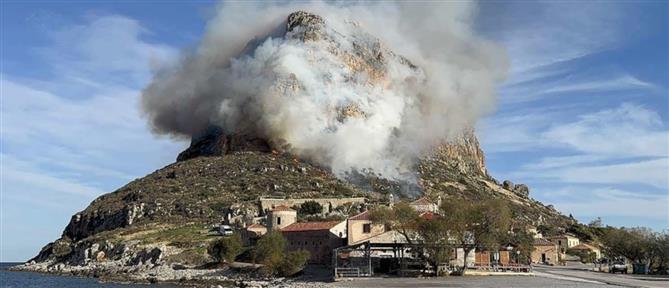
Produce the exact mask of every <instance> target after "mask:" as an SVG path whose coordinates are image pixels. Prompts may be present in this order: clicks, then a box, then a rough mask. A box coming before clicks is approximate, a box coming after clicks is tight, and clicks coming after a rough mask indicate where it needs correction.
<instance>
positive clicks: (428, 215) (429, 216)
mask: <svg viewBox="0 0 669 288" xmlns="http://www.w3.org/2000/svg"><path fill="white" fill-rule="evenodd" d="M420 217H421V218H423V219H425V220H432V219H434V218H437V217H439V215H437V214H434V213H432V212H429V211H428V212H424V213H422V214H420Z"/></svg>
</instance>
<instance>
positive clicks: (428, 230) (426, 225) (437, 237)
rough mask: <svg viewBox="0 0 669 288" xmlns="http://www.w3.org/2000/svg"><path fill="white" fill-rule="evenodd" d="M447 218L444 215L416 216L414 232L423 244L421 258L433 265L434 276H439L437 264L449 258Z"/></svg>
mask: <svg viewBox="0 0 669 288" xmlns="http://www.w3.org/2000/svg"><path fill="white" fill-rule="evenodd" d="M447 229H448V220H447V219H446V218H444V217H434V218H433V219H423V218H418V219H417V221H416V232H417V234H418V237H419V238H420V239H421V241H422V242H423V244H425V245H424V251H422V252H423V253H421V254H422V256H423V258H424V259H425V260H426V261H427V262H428V263H429V264H430V266H432V267H433V269H434V271H435V274H436V276H440V271H439V269H438V268H439V265H440V264H442V263H447V262H448V261H449V260H450V259H451V256H452V255H451V254H452V253H451V251H452V250H453V245H451V243H450V242H449V238H448V230H447Z"/></svg>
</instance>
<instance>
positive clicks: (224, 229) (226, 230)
mask: <svg viewBox="0 0 669 288" xmlns="http://www.w3.org/2000/svg"><path fill="white" fill-rule="evenodd" d="M234 233H235V231H234V230H233V229H232V227H230V226H228V225H221V226H218V234H220V235H223V236H228V235H232V234H234Z"/></svg>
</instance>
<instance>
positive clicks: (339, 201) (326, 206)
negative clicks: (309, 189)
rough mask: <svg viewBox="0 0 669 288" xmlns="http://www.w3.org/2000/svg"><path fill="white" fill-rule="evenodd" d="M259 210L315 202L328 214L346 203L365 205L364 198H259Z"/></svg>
mask: <svg viewBox="0 0 669 288" xmlns="http://www.w3.org/2000/svg"><path fill="white" fill-rule="evenodd" d="M258 201H259V202H260V210H262V211H269V210H272V209H273V208H274V207H276V206H279V205H284V206H288V207H293V206H296V205H297V206H299V205H302V203H304V202H307V201H316V202H317V203H318V204H321V206H323V212H324V213H328V212H330V209H334V208H336V207H338V206H341V205H344V204H346V203H365V197H351V198H313V199H312V198H301V199H285V198H260V200H258Z"/></svg>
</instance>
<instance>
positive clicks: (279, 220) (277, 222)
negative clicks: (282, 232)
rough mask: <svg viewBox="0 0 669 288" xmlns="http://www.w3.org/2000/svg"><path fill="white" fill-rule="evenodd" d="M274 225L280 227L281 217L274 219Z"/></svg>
mask: <svg viewBox="0 0 669 288" xmlns="http://www.w3.org/2000/svg"><path fill="white" fill-rule="evenodd" d="M276 225H281V217H276Z"/></svg>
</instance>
